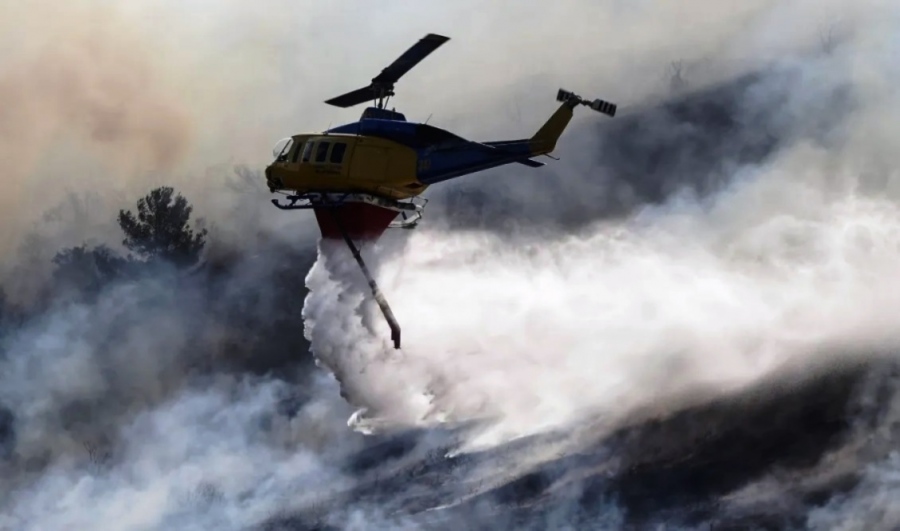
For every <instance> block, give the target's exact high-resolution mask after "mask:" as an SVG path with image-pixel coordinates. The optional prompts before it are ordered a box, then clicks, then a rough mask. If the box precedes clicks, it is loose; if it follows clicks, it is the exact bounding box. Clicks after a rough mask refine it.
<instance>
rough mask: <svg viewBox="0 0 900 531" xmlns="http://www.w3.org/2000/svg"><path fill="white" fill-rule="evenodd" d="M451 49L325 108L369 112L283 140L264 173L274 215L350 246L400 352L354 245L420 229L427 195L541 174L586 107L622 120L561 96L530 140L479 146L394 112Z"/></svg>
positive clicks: (417, 53) (393, 71) (400, 66)
mask: <svg viewBox="0 0 900 531" xmlns="http://www.w3.org/2000/svg"><path fill="white" fill-rule="evenodd" d="M448 40H450V38H449V37H445V36H443V35H437V34H434V33H430V34H428V35H426V36H425V37H423V38H422V39H420V40H419V41H418V42H417V43H415V44H414V45H413V46H412V47H410V48H409V49H408V50H406V52H404V53H403V54H402V55H400V57H399V58H397V59H396V60H395V61H394V62H393V63H391V64H390V65H389V66H387V67H386V68H384V69H382V71H381V73H379V74H378V75H377V76H375V77H374V78H372V80H371V82H370V83H369V85H368V86H365V87H363V88H359V89H356V90H353V91H351V92H348V93H346V94H342V95H340V96H337V97H334V98H331V99H329V100H327V101H325V103H326V104H329V105H333V106H335V107H340V108H349V107H353V106H356V105H360V104H363V103H367V102H371V105H370V106H368V107H367V108H366V109H365V110H364V111H363V112H362V115H361V116H360V119H359V120H358V121H356V122H353V123H349V124H345V125H341V126H339V127H334V128H329V129H328V130H326V131H324V132H321V133H300V134H295V135H292V136H290V137H288V138H284V139H282V140H280V141H279V142H278V143H276V145H275V148H274V149H273V152H272V155H273V156H274V157H275V160H274V161H273V162H272V163H271V164H269V165H268V166H267V167H266V169H265V177H266V183H267V186H268V188H269V191H270V192H272V193H279V194H283V195H286V196H287V197H286V200H287V202H286V203H282V202H280V201H279V200H278V199H272V203H273V204H274V205H275V206H276V207H278V208H280V209H282V210H313V212H314V214H315V216H316V221H317V223H318V225H319V229H320V231H321V234H322V238H323V239H329V240H341V239H342V240H344V242H345V243H346V245H347V246H348V247H349V249H350V251H351V253H352V254H353V257H354V258H355V259H356V261H357V263H358V265H359V267H360V269H361V270H362V273H363V274H364V276H365V277H366V280H367V281H368V284H369V287H370V289H371V290H372V294H373V296H374V298H375V300H376V302H377V303H378V305H379V307H380V308H381V310H382V313H383V314H384V316H385V319H386V320H387V321H388V324H389V326H390V328H391V339H392V342H393V344H394V348H396V349H399V348H400V326H399V324H398V322H397V320H396V318H395V317H394V315H393V312H392V311H391V309H390V306H389V305H388V303H387V300H386V299H385V298H384V295H383V294H382V293H381V291H380V289H379V288H378V285H377V284H376V283H375V280H374V279H373V278H372V275H371V274H370V273H369V270H368V268H367V267H366V265H365V262H364V261H363V259H362V256H361V254H360V252H359V248H358V246H357V244H356V242H367V241H368V242H371V241H375V240H377V239H378V238H380V237H381V235H382V234H383V233H384V231H385V230H386V229H388V228H401V229H412V228H415V227H416V226H417V225H418V223H419V222H420V221H421V219H422V215H423V212H424V208H425V205H426V204H427V202H428V201H427V199H424V198H422V197H421V196H422V193H423V192H425V190H427V189H428V187H430V186H432V185H434V184H437V183H440V182H444V181H448V180H450V179H454V178H456V177H461V176H463V175H469V174H472V173H476V172H480V171H484V170H487V169H491V168H496V167H499V166H504V165H507V164H520V165H523V166H527V167H529V168H540V167H542V166H544V165H545V164H544V163H543V162H539V161H537V160H534V159H535V158H536V157H539V156H542V155H545V156H548V157H550V155H549V154H550V153H551V152H552V151H553V150H554V149H555V148H556V144H557V141H558V140H559V138H560V136H561V135H562V133H563V131H564V130H565V129H566V127H567V126H568V124H569V122H570V120H571V119H572V117H573V113H574V109H575V108H576V107H578V106H579V105H583V106H586V107H589V108H590V109H592V110H594V111H597V112H599V113H601V114H604V115H607V116H609V117H614V116H615V115H616V110H617V106H616V104H614V103H610V102H608V101H604V100H601V99H594V100H592V101H589V100H586V99H584V98H582V97H581V96H578V95H576V94H574V93H573V92H570V91H567V90H564V89H562V88H560V89H559V90H558V92H557V95H556V100H557V101H559V102H561V105H560V106H559V108H558V109H557V110H556V111H555V112H554V113H553V114H552V115H551V116H550V118H549V119H548V120H547V121H546V122H545V123H544V124H543V125H542V126H541V127H540V128H539V129H538V130H537V132H535V133H534V135H532V136H531V137H530V138H524V139H518V140H498V141H486V142H478V141H473V140H467V139H465V138H462V137H460V136H458V135H456V134H454V133H451V132H449V131H446V130H444V129H441V128H438V127H435V126H432V125H428V124H427V123H418V122H411V121H408V120H407V119H406V116H405V115H404V114H403V113H400V112H397V111H396V109H395V108H392V109H387V103H388V101H389V100H390V98H391V97H392V96H395V92H394V87H395V84H396V83H397V82H398V81H399V80H400V78H401V77H402V76H403V75H405V74H406V73H407V72H409V71H410V70H411V69H412V68H413V67H415V66H416V65H418V64H419V63H420V62H421V61H422V60H423V59H425V58H426V57H427V56H429V55H430V54H432V53H433V52H434V51H435V50H437V49H438V48H439V47H440V46H442V45H443V44H444V43H446V42H447V41H448ZM551 158H552V157H551ZM398 216H399V219H397V218H398Z"/></svg>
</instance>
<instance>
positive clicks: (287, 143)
mask: <svg viewBox="0 0 900 531" xmlns="http://www.w3.org/2000/svg"><path fill="white" fill-rule="evenodd" d="M292 145H294V139H293V138H282V139H281V140H279V141H278V142H277V143H276V144H275V147H274V148H273V149H272V156H273V157H275V160H276V161H278V162H284V161H285V160H287V155H288V153H289V152H290V150H291V146H292Z"/></svg>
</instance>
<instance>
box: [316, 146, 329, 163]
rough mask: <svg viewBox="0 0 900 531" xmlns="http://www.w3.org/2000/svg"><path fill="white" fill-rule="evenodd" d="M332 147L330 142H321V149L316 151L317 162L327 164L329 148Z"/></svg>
mask: <svg viewBox="0 0 900 531" xmlns="http://www.w3.org/2000/svg"><path fill="white" fill-rule="evenodd" d="M330 145H331V143H330V142H319V147H318V149H316V162H325V156H326V155H327V154H328V146H330Z"/></svg>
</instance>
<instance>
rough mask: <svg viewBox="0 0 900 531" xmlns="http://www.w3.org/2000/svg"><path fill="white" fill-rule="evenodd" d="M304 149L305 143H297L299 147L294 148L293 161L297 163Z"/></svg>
mask: <svg viewBox="0 0 900 531" xmlns="http://www.w3.org/2000/svg"><path fill="white" fill-rule="evenodd" d="M302 151H303V143H302V142H301V143H299V144H297V148H296V149H294V156H293V157H291V163H292V164H296V163H297V160H298V159H299V158H300V153H301V152H302Z"/></svg>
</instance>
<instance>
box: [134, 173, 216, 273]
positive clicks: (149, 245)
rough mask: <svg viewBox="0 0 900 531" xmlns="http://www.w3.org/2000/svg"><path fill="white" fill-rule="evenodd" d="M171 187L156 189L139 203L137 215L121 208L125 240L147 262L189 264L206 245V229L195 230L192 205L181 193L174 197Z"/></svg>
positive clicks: (195, 261) (197, 258)
mask: <svg viewBox="0 0 900 531" xmlns="http://www.w3.org/2000/svg"><path fill="white" fill-rule="evenodd" d="M173 194H174V189H173V188H172V187H169V186H164V187H161V188H157V189H155V190H153V191H151V192H150V193H149V194H147V195H146V196H145V197H143V198H141V199H140V200H138V202H137V215H135V214H133V213H132V212H131V211H125V210H120V211H119V226H120V227H121V228H122V231H123V232H124V233H125V240H124V241H123V242H122V243H123V244H124V245H125V247H127V248H128V249H129V250H130V251H132V252H134V253H136V254H137V255H138V256H140V257H141V258H143V259H144V260H145V261H148V262H152V261H165V262H168V263H171V264H173V265H175V266H177V267H190V266H192V265H194V264H196V263H197V261H198V260H199V259H200V253H201V252H202V251H203V247H204V246H205V245H206V233H207V231H206V229H200V230H198V231H196V232H195V231H194V229H192V228H191V227H190V226H189V225H188V222H189V221H190V218H191V213H192V212H193V207H192V206H191V205H190V203H188V202H187V199H185V198H184V197H183V196H182V195H181V194H178V195H176V196H174V197H173Z"/></svg>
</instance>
